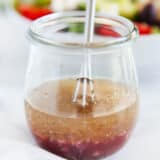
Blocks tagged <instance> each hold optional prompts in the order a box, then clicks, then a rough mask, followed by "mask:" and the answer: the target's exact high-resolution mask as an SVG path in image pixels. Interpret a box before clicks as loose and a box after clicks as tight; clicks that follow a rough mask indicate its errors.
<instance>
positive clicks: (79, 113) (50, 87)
mask: <svg viewBox="0 0 160 160" xmlns="http://www.w3.org/2000/svg"><path fill="white" fill-rule="evenodd" d="M75 87H76V81H75V80H59V81H48V82H46V83H44V84H42V85H40V86H39V87H37V88H35V89H34V90H32V92H31V93H30V94H29V95H28V96H27V97H26V99H25V106H26V113H27V118H28V122H29V125H30V127H31V131H32V133H33V135H34V137H35V139H36V140H37V142H38V144H39V145H40V146H41V147H43V148H45V149H47V150H48V151H50V152H52V153H54V154H57V155H59V156H61V157H65V158H67V159H69V160H98V159H100V158H103V157H106V156H109V155H111V154H113V153H114V152H116V151H117V150H119V149H120V148H121V147H122V146H123V145H124V144H125V142H126V141H127V139H128V137H129V136H130V133H131V131H132V129H133V127H134V125H135V121H136V117H137V106H138V99H137V93H136V91H135V90H133V89H131V88H128V87H126V86H124V85H122V84H118V83H114V82H111V81H108V80H95V81H94V90H95V95H96V103H94V104H93V103H88V104H87V106H86V107H85V108H83V107H82V106H81V105H80V104H79V103H72V96H73V93H74V90H75ZM80 93H82V92H80ZM80 93H79V94H80Z"/></svg>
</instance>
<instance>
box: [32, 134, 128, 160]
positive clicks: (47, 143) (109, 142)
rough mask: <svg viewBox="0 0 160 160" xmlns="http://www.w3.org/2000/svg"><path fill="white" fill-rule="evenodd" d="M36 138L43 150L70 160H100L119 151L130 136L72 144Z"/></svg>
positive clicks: (124, 135)
mask: <svg viewBox="0 0 160 160" xmlns="http://www.w3.org/2000/svg"><path fill="white" fill-rule="evenodd" d="M34 136H35V138H36V140H37V142H38V144H39V145H40V146H41V147H42V148H44V149H46V150H48V151H49V152H52V153H54V154H56V155H59V156H61V157H64V158H68V159H69V160H98V159H100V158H104V157H107V156H109V155H111V154H113V153H114V152H116V151H118V150H119V149H120V148H121V147H122V146H123V145H124V144H125V142H126V141H127V139H128V134H127V133H125V134H123V135H120V136H116V137H113V138H112V139H104V140H101V141H95V142H94V141H93V142H92V141H90V142H77V143H75V144H72V143H71V142H66V141H61V140H50V139H49V138H44V137H43V138H42V137H40V136H37V135H35V134H34Z"/></svg>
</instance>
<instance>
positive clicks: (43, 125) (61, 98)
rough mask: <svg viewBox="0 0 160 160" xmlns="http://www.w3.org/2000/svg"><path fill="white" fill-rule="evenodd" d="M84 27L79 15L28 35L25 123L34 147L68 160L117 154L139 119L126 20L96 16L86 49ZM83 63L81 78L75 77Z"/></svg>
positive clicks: (50, 20) (56, 18) (39, 24)
mask: <svg viewBox="0 0 160 160" xmlns="http://www.w3.org/2000/svg"><path fill="white" fill-rule="evenodd" d="M84 20H85V14H84V13H83V12H66V13H57V14H53V15H49V16H46V17H43V18H40V19H38V20H36V21H35V22H33V24H32V26H31V28H30V30H29V37H30V38H29V39H30V59H29V65H28V69H27V76H26V87H25V109H26V114H27V120H28V123H29V126H30V128H31V131H32V133H33V135H34V137H35V139H36V141H37V142H38V144H39V145H40V146H41V147H43V148H45V149H47V150H48V151H50V152H52V153H55V154H57V155H59V156H62V157H65V158H67V159H70V160H92V159H93V160H95V159H100V158H102V157H107V156H109V155H111V154H113V153H114V152H116V151H117V150H119V149H120V148H121V147H122V146H123V145H124V144H125V142H126V141H127V140H128V138H129V136H130V134H131V132H132V129H133V128H134V125H135V122H136V118H137V112H138V111H137V110H138V85H137V75H136V69H135V64H134V58H133V53H132V43H133V41H134V39H135V38H136V37H137V35H138V33H137V29H136V28H135V26H134V25H133V23H131V22H130V21H128V20H127V19H125V18H122V17H118V16H116V17H113V16H109V15H104V14H97V15H96V18H95V33H94V37H93V42H92V43H91V44H89V45H85V44H84ZM86 56H87V57H89V62H88V61H87V66H88V69H87V71H88V72H81V69H82V68H85V67H84V66H85V64H86V61H85V60H86ZM93 91H94V99H93ZM75 94H77V95H76V96H75ZM73 98H75V99H74V100H73ZM83 100H85V103H83V102H84V101H83Z"/></svg>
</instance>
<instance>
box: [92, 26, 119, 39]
mask: <svg viewBox="0 0 160 160" xmlns="http://www.w3.org/2000/svg"><path fill="white" fill-rule="evenodd" d="M95 33H96V34H98V35H101V36H111V37H121V35H120V34H119V33H118V32H115V31H114V30H112V29H110V28H109V26H108V25H100V26H98V27H96V28H95Z"/></svg>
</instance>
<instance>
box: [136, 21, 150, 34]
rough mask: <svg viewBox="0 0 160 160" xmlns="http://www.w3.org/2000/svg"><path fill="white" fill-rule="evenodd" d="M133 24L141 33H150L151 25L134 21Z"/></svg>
mask: <svg viewBox="0 0 160 160" xmlns="http://www.w3.org/2000/svg"><path fill="white" fill-rule="evenodd" d="M135 25H136V26H137V28H138V30H139V33H140V34H141V35H148V34H151V33H152V27H151V26H150V25H148V24H145V23H135Z"/></svg>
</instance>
